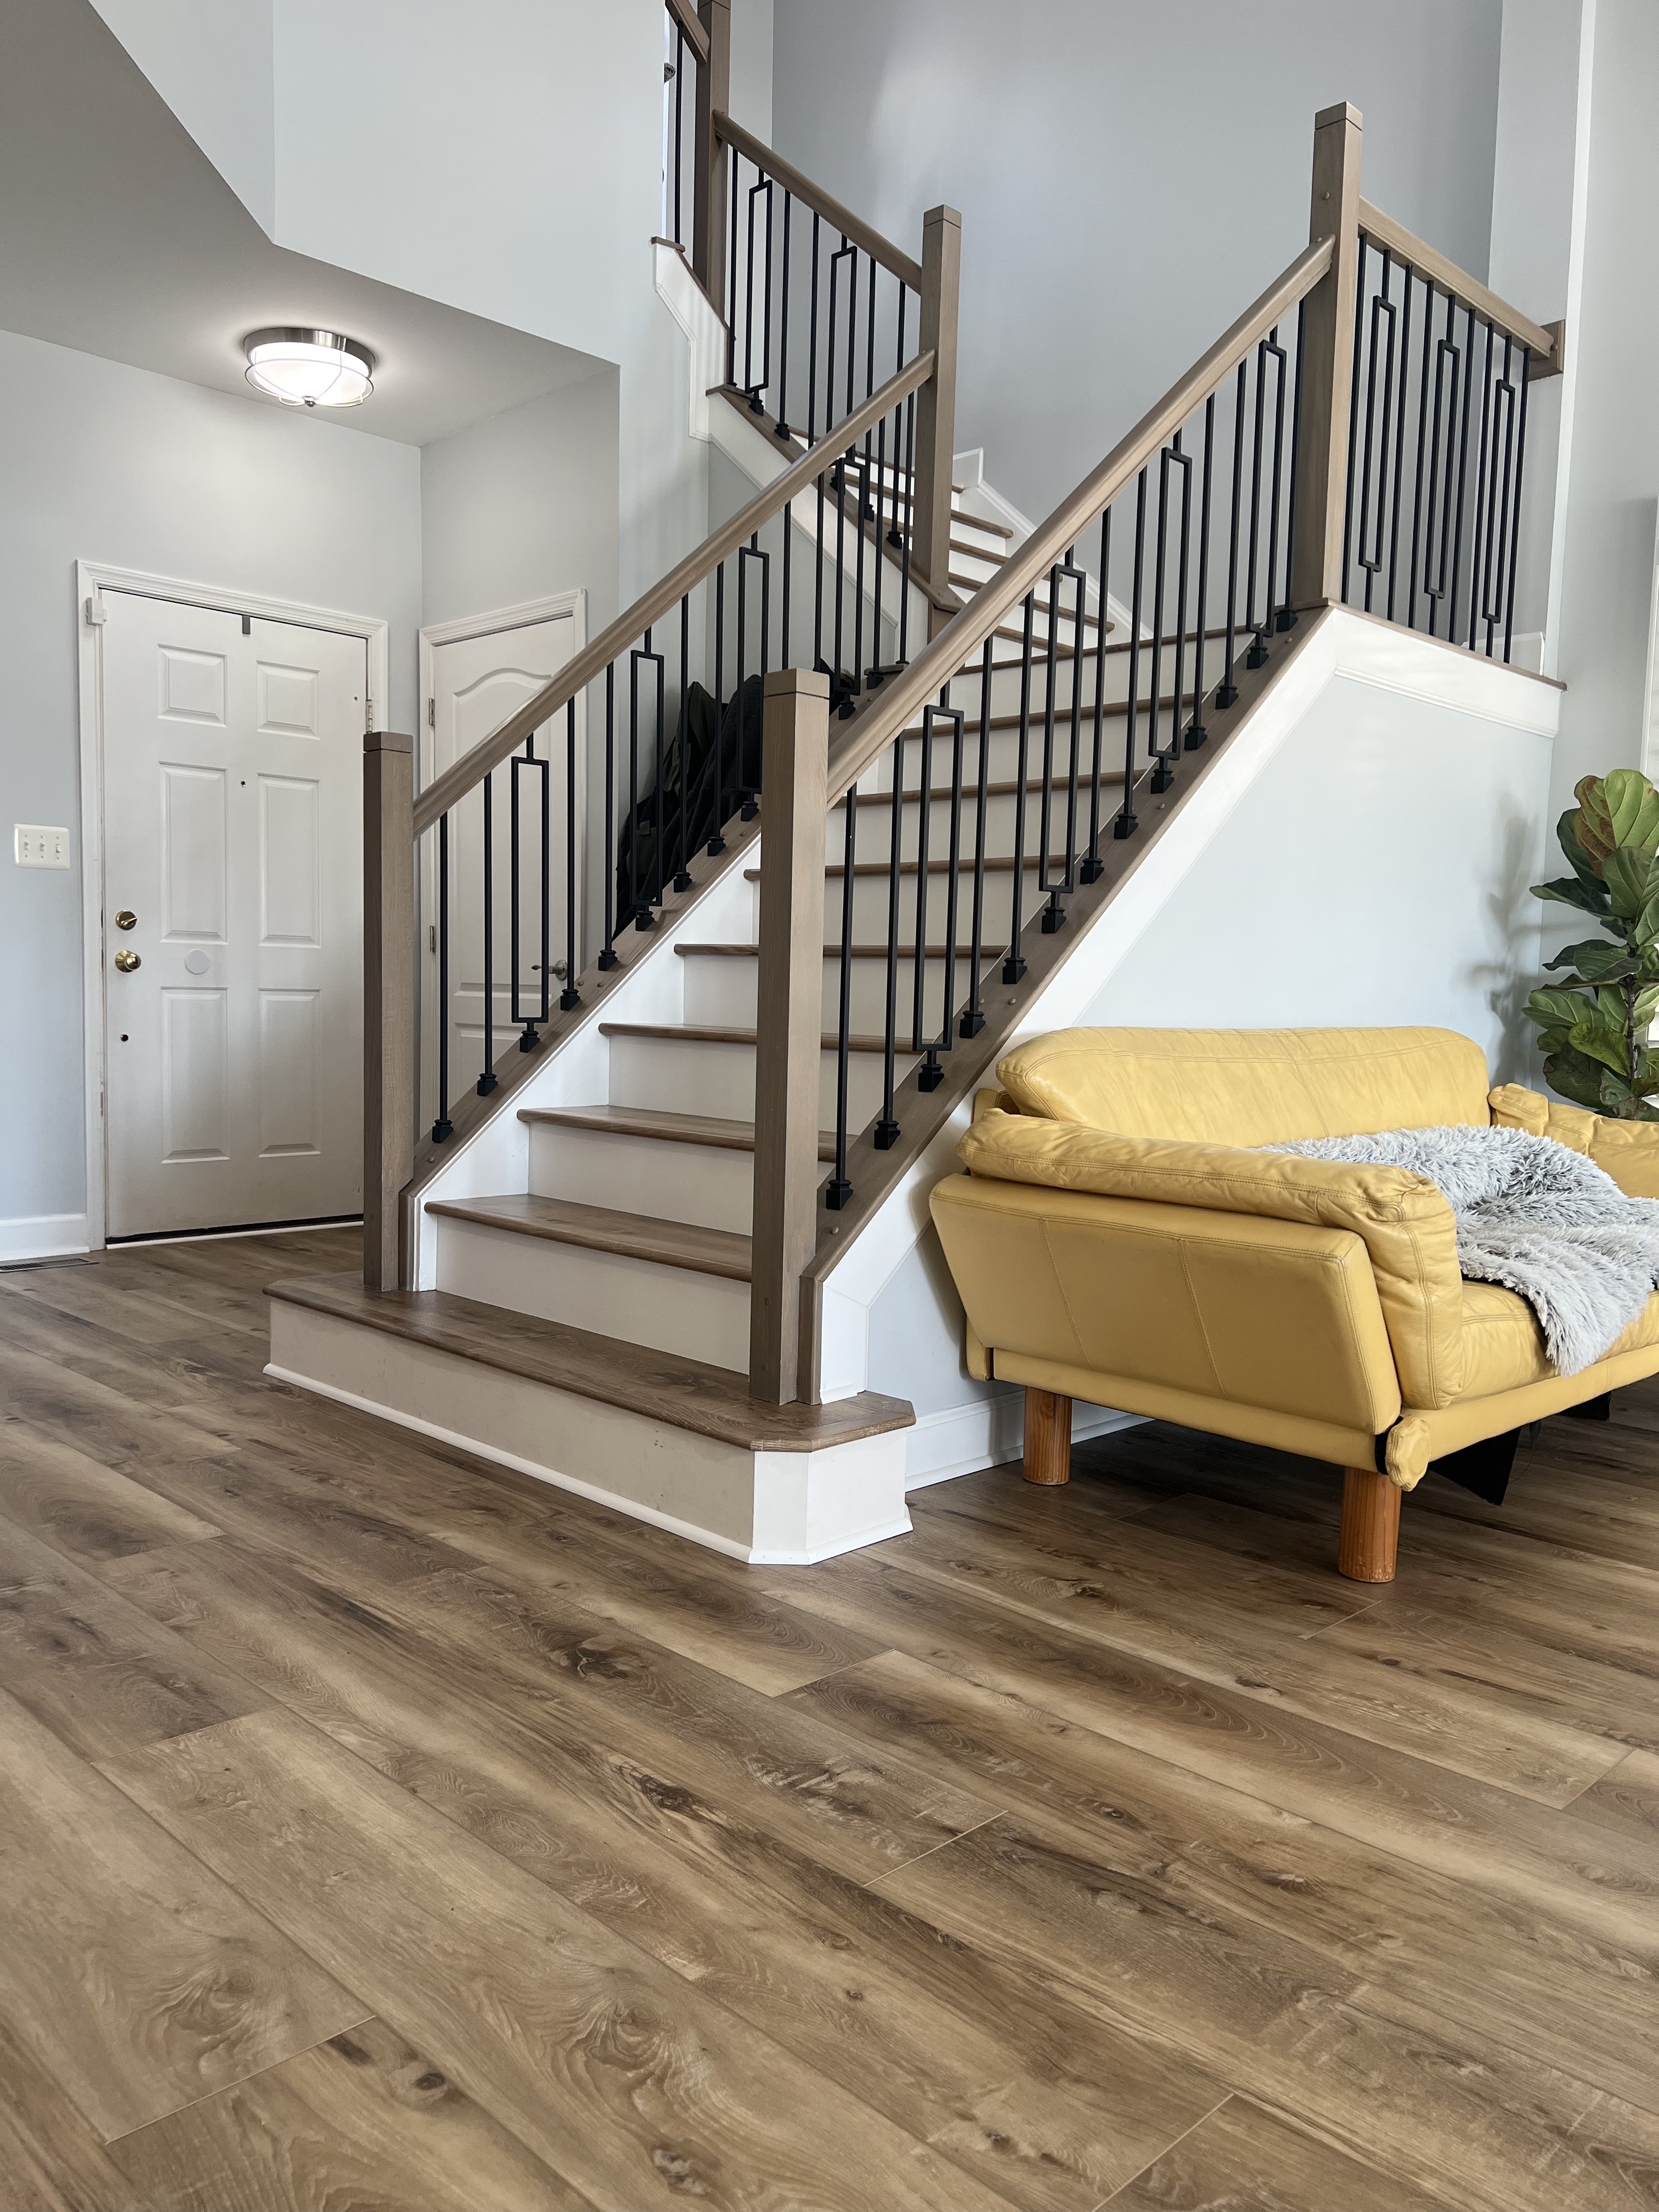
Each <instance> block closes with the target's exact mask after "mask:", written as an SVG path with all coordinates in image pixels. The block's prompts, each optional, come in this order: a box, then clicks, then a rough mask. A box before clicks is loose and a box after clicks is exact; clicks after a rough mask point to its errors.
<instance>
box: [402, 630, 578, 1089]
mask: <svg viewBox="0 0 1659 2212" xmlns="http://www.w3.org/2000/svg"><path fill="white" fill-rule="evenodd" d="M586 598H587V595H586V592H582V591H580V590H577V591H571V592H560V593H559V594H557V595H556V596H555V597H552V598H549V599H533V600H531V601H529V602H528V603H526V604H525V605H519V606H512V607H501V608H498V609H497V610H496V611H495V612H494V613H491V614H482V615H472V616H469V617H466V618H465V620H463V621H459V622H453V623H439V624H435V625H434V626H432V627H431V628H429V629H423V630H422V632H421V696H422V700H423V701H424V702H425V707H424V714H425V728H424V729H423V731H422V745H421V782H422V787H426V786H428V785H429V784H430V783H431V782H432V781H433V780H434V779H435V777H437V776H440V775H442V774H443V773H444V771H445V770H446V769H449V768H453V766H454V764H455V763H456V762H457V761H458V760H459V759H460V758H461V757H462V756H463V755H464V754H465V753H468V752H470V751H471V749H472V748H473V746H474V745H476V744H478V743H479V742H480V741H481V740H482V739H483V738H487V737H488V736H489V734H490V732H491V731H493V730H497V729H499V728H500V727H501V724H502V723H503V722H504V721H505V720H507V716H508V715H509V714H512V713H513V710H514V709H515V708H518V707H520V706H521V705H522V704H523V702H525V701H526V699H528V698H530V697H532V696H533V695H534V694H535V693H536V692H538V691H539V690H541V688H542V686H543V685H544V684H547V683H550V681H551V680H552V678H554V677H555V676H556V674H557V673H558V671H559V670H560V669H561V668H562V667H563V666H564V665H565V663H566V662H567V661H568V659H570V658H571V656H572V655H573V654H574V653H579V652H580V650H581V648H582V647H583V646H584V645H585V644H586ZM585 715H586V707H585V702H583V701H582V700H580V699H579V700H578V701H577V702H576V748H575V750H576V781H577V789H576V793H575V804H576V811H577V821H578V823H579V825H580V823H581V821H582V812H583V806H584V782H585V779H584V775H583V762H584V757H585V753H586V720H585ZM528 750H529V755H530V757H532V758H533V759H535V760H536V761H538V763H542V765H541V766H539V767H538V768H537V769H534V770H533V771H531V772H530V775H529V778H528V780H527V781H526V771H525V770H523V769H514V768H513V767H512V766H510V765H507V766H503V767H501V768H500V769H497V770H496V771H495V777H494V789H495V804H494V806H493V809H492V830H493V836H494V841H495V854H494V866H493V868H492V872H491V894H492V902H493V921H494V938H495V967H494V974H493V977H492V982H493V988H492V991H491V994H490V1021H489V1039H488V1042H489V1047H490V1048H493V1050H494V1052H495V1055H496V1056H497V1057H499V1055H500V1054H501V1053H503V1052H504V1051H506V1050H507V1047H508V1045H509V1043H510V1042H511V1040H512V1036H513V1012H514V1007H515V1006H516V1007H517V1009H518V1012H519V1015H520V1018H521V1019H522V1018H523V1017H524V1016H525V1015H526V1013H527V1012H529V1010H530V1009H532V1007H534V1008H539V1007H540V1006H541V1003H542V997H543V991H544V978H543V974H542V965H541V961H542V902H543V897H544V889H545V896H546V900H547V904H548V908H549V913H550V917H551V938H552V944H551V947H550V953H549V974H548V976H547V979H546V983H545V988H546V990H547V993H548V995H549V998H550V1002H551V1003H553V1004H555V1005H556V1003H557V1000H558V994H559V989H560V987H561V985H562V983H563V981H565V972H566V959H565V945H564V916H565V913H566V910H567V908H566V900H567V885H566V873H565V871H566V840H565V835H564V823H565V803H566V791H567V781H568V746H567V744H566V742H565V714H564V711H563V710H562V709H561V710H560V712H559V714H557V716H556V718H555V720H554V721H553V722H550V723H544V724H543V725H542V726H541V727H540V728H539V729H538V730H536V731H535V732H533V735H532V740H531V744H530V746H529V749H528ZM523 757H524V755H523V754H522V753H521V755H520V758H521V759H522V758H523ZM509 777H512V778H516V779H518V780H519V781H521V782H523V783H524V785H525V788H524V790H523V791H522V792H521V793H520V802H521V803H520V817H521V828H520V843H519V868H518V872H517V881H518V884H519V899H520V915H519V923H520V928H519V942H520V974H519V975H518V977H517V978H516V979H515V978H514V977H513V975H512V972H511V959H510V955H509V951H508V948H509V947H510V945H511V943H512V921H513V911H512V898H513V882H514V872H513V866H512V850H511V838H512V834H513V833H512V817H513V807H512V804H511V791H510V787H509V782H508V779H509ZM544 778H545V781H546V787H547V788H546V809H547V811H546V814H545V817H544V815H543V811H542V808H543V789H542V784H543V779H544ZM544 819H545V820H546V822H547V823H548V825H549V836H548V850H547V854H546V864H545V867H544V866H543V855H542V851H541V834H542V833H541V824H542V822H543V820H544ZM585 842H586V839H585V837H584V836H582V835H581V834H580V833H579V834H578V836H577V837H576V840H575V848H576V870H577V880H576V883H575V885H574V890H575V897H576V912H577V915H578V916H579V917H580V914H581V911H582V884H581V876H580V871H581V855H582V849H583V847H584V844H585ZM424 843H425V848H426V850H425V852H424V855H423V868H424V873H423V876H422V887H421V892H422V914H423V915H425V916H426V923H425V927H424V930H423V933H422V945H423V947H424V951H425V956H426V957H425V958H424V961H423V963H422V1003H421V1016H422V1018H421V1036H422V1054H421V1064H422V1121H423V1122H429V1121H431V1120H432V1118H433V1113H434V1110H435V1102H436V1097H437V1053H438V1024H439V1021H440V1019H441V1018H443V1017H442V1011H441V1009H440V1007H439V1005H438V948H437V924H436V915H437V906H436V897H437V886H436V883H435V879H434V877H433V867H432V854H431V850H430V848H431V846H432V844H433V840H432V839H431V838H429V837H428V838H427V839H426V840H425V841H424ZM449 849H450V878H449V987H450V988H449V1006H448V1010H447V1018H448V1022H449V1082H450V1096H451V1097H452V1098H454V1097H459V1096H460V1095H461V1094H462V1093H463V1092H464V1091H466V1090H469V1089H470V1088H471V1086H472V1085H473V1084H474V1083H476V1082H477V1079H478V1077H479V1075H480V1074H481V1073H483V1059H484V1054H485V1050H486V1033H485V1022H484V990H483V868H482V857H483V798H482V796H481V793H479V792H478V791H477V790H473V791H471V792H469V793H467V795H466V797H465V799H462V800H461V801H460V803H459V805H458V806H457V807H456V809H455V811H454V818H453V822H452V824H451V836H450V848H449ZM578 966H579V969H580V956H579V961H578ZM515 981H516V988H515Z"/></svg>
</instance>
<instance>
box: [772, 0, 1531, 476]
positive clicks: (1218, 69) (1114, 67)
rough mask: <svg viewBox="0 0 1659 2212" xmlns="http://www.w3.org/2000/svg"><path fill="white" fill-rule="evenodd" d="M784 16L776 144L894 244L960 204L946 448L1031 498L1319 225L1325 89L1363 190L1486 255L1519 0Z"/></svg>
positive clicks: (1474, 261) (962, 0) (872, 5)
mask: <svg viewBox="0 0 1659 2212" xmlns="http://www.w3.org/2000/svg"><path fill="white" fill-rule="evenodd" d="M1502 13H1503V11H1502V0H1457V4H1456V5H1455V6H1448V5H1447V4H1445V0H1389V5H1388V6H1386V7H1378V6H1377V5H1376V4H1375V0H1252V4H1250V5H1249V7H1241V6H1239V5H1238V4H1237V0H1161V4H1159V5H1158V6H1157V7H1147V6H1146V5H1145V4H1144V0H1025V4H1024V5H1022V6H1020V7H1018V8H1009V7H1006V5H1003V4H1002V0H837V4H836V6H835V7H834V8H825V7H823V5H821V4H819V0H775V48H774V52H775V62H774V83H773V128H774V143H775V144H776V146H777V147H778V149H779V150H780V151H781V152H782V153H784V154H786V155H788V157H789V158H790V159H791V160H792V161H795V162H796V163H797V164H798V165H799V167H802V168H803V169H805V172H806V173H807V174H808V175H809V176H811V177H812V178H815V179H817V181H819V182H820V183H822V184H823V185H826V186H827V187H828V188H829V190H830V191H833V192H835V193H836V194H838V195H839V196H840V197H842V198H844V199H845V200H846V201H847V202H848V204H849V205H851V206H853V207H855V208H856V209H858V210H859V211H860V214H862V215H864V216H866V217H867V218H868V219H869V220H870V221H872V222H875V223H877V224H878V225H879V227H880V228H882V229H884V231H885V232H886V233H887V234H888V235H889V236H890V237H891V238H893V239H895V240H897V241H899V242H901V243H904V244H911V243H912V242H913V241H914V240H919V238H920V230H921V215H922V212H923V210H925V209H927V208H928V207H930V206H933V205H934V204H936V203H938V202H939V201H941V200H944V201H948V202H950V203H951V204H953V205H954V206H956V207H957V208H959V209H960V210H961V211H962V216H963V313H962V341H963V343H962V355H963V369H962V376H961V382H960V384H959V386H958V392H957V438H956V443H957V449H958V451H963V450H966V449H967V448H969V447H974V446H979V445H982V446H983V447H985V464H986V473H987V476H988V477H989V478H990V480H991V481H992V482H993V483H995V485H996V486H997V488H998V489H999V490H1000V491H1001V492H1003V493H1005V494H1006V495H1007V496H1008V497H1009V498H1011V499H1012V500H1014V501H1016V502H1017V503H1018V505H1019V506H1021V507H1024V509H1025V510H1026V512H1027V513H1030V514H1033V515H1042V514H1044V513H1047V512H1048V510H1049V508H1050V507H1053V506H1054V503H1055V501H1057V500H1058V499H1059V498H1060V496H1061V495H1063V494H1064V493H1065V492H1066V491H1067V490H1069V489H1071V487H1072V486H1073V484H1074V483H1077V482H1078V481H1079V478H1080V477H1082V476H1083V475H1084V474H1085V472H1086V471H1087V470H1088V469H1090V468H1091V467H1092V465H1094V463H1095V462H1096V461H1097V460H1098V459H1100V458H1101V456H1102V455H1103V453H1106V452H1107V451H1108V450H1109V447H1111V445H1112V444H1113V442H1114V441H1115V439H1116V438H1118V437H1119V436H1120V435H1121V434H1122V433H1123V432H1124V431H1125V430H1127V428H1129V427H1130V426H1131V424H1133V422H1135V421H1136V420H1138V418H1139V416H1140V415H1141V414H1142V413H1143V412H1144V411H1145V410H1146V408H1147V407H1148V406H1149V405H1151V404H1152V401H1153V400H1155V399H1156V398H1158V395H1159V394H1160V393H1161V392H1163V391H1164V390H1165V389H1166V388H1167V387H1168V386H1169V385H1170V384H1171V383H1172V382H1173V381H1174V380H1175V379H1176V377H1177V376H1178V375H1179V374H1181V372H1182V370H1183V369H1185V368H1188V366H1189V365H1190V363H1191V362H1194V361H1195V360H1196V359H1197V358H1198V357H1199V356H1200V354H1201V353H1202V352H1203V351H1204V349H1206V347H1207V346H1208V345H1209V344H1210V343H1212V340H1214V339H1215V338H1216V337H1218V336H1219V335H1220V333H1221V331H1223V330H1224V329H1225V327H1226V325H1227V324H1228V323H1229V322H1230V321H1231V319H1233V317H1234V316H1235V315H1236V314H1237V313H1239V312H1240V311H1241V310H1242V309H1243V307H1246V306H1248V305H1249V301H1251V300H1252V299H1254V298H1255V295H1257V293H1259V292H1260V291H1261V289H1263V288H1264V287H1265V286H1266V285H1267V283H1269V282H1270V281H1271V280H1272V278H1273V276H1275V275H1277V273H1278V272H1279V270H1280V269H1281V268H1283V267H1284V265H1285V263H1286V262H1287V261H1289V260H1291V258H1292V257H1293V256H1294V255H1295V253H1296V252H1297V250H1298V248H1299V247H1300V246H1304V245H1305V243H1306V242H1307V236H1308V191H1309V185H1308V175H1309V162H1310V157H1311V150H1312V125H1313V117H1314V114H1315V112H1316V110H1317V109H1319V108H1322V107H1325V106H1329V105H1331V104H1332V103H1333V102H1334V101H1335V100H1344V99H1346V100H1352V101H1353V102H1354V103H1355V105H1356V106H1358V107H1359V108H1360V109H1361V110H1362V111H1363V112H1364V117H1365V155H1364V190H1365V195H1366V197H1367V198H1369V199H1371V200H1373V201H1374V202H1376V204H1378V205H1379V206H1382V207H1383V208H1385V209H1387V210H1388V211H1389V213H1390V214H1391V215H1394V216H1396V217H1397V218H1398V219H1399V220H1400V221H1401V222H1404V223H1406V224H1407V226H1408V227H1409V228H1412V229H1413V230H1415V231H1417V232H1419V234H1421V235H1422V236H1424V237H1426V238H1427V239H1428V240H1430V242H1431V244H1433V245H1435V246H1439V247H1440V248H1441V249H1442V250H1443V252H1447V253H1449V254H1450V255H1451V256H1452V258H1454V259H1455V260H1456V261H1458V262H1459V263H1461V264H1462V266H1463V267H1464V268H1466V269H1468V270H1470V271H1471V272H1472V273H1473V274H1474V275H1475V276H1485V275H1486V252H1487V241H1488V236H1489V231H1490V223H1491V210H1492V156H1493V145H1494V138H1495V133H1496V128H1497V110H1498V52H1499V40H1500V32H1501V26H1502ZM913 250H915V249H914V248H913ZM1551 312H1554V311H1553V310H1552V311H1551Z"/></svg>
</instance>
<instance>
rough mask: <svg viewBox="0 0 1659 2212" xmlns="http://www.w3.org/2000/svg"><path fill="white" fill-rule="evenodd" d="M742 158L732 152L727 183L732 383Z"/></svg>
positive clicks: (731, 375)
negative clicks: (729, 232) (739, 184)
mask: <svg viewBox="0 0 1659 2212" xmlns="http://www.w3.org/2000/svg"><path fill="white" fill-rule="evenodd" d="M741 159H742V157H741V155H738V153H736V152H735V151H733V152H732V155H731V158H730V167H729V171H728V178H727V183H726V193H727V196H728V197H729V199H730V202H731V212H732V246H731V252H730V254H729V257H728V258H727V261H726V267H727V269H728V270H730V271H731V277H730V284H731V293H732V298H731V304H730V307H729V309H728V312H727V314H726V382H727V383H728V384H732V385H735V384H736V382H737V380H738V182H739V163H740V161H741Z"/></svg>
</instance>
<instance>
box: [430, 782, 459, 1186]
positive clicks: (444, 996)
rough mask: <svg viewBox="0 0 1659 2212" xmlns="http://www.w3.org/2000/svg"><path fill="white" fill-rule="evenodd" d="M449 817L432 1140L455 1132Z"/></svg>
mask: <svg viewBox="0 0 1659 2212" xmlns="http://www.w3.org/2000/svg"><path fill="white" fill-rule="evenodd" d="M450 1019H451V1015H450V1007H449V817H448V815H447V814H441V815H440V816H439V817H438V1114H437V1119H436V1120H435V1121H434V1122H433V1124H432V1141H433V1143H434V1144H435V1145H441V1144H442V1142H443V1141H444V1139H445V1138H446V1137H453V1135H454V1133H455V1124H454V1123H453V1121H451V1120H450V1118H449V1024H450Z"/></svg>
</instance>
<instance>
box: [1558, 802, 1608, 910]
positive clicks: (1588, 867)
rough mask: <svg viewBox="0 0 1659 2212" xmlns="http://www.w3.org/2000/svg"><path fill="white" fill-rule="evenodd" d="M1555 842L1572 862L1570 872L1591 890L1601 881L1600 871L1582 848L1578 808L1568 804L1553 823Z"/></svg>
mask: <svg viewBox="0 0 1659 2212" xmlns="http://www.w3.org/2000/svg"><path fill="white" fill-rule="evenodd" d="M1555 836H1556V842H1557V843H1558V844H1559V846H1560V848H1561V850H1562V851H1563V852H1564V853H1565V854H1566V856H1567V858H1568V860H1570V861H1571V864H1572V872H1573V873H1574V875H1576V876H1577V878H1579V880H1580V881H1581V882H1582V883H1585V884H1589V887H1590V889H1591V890H1595V889H1596V888H1597V887H1598V886H1599V884H1601V872H1600V870H1599V868H1598V867H1597V866H1596V865H1595V862H1594V861H1593V860H1591V859H1590V856H1589V854H1588V853H1587V852H1586V851H1585V850H1584V848H1583V844H1582V843H1581V842H1579V836H1578V809H1577V807H1576V806H1570V807H1569V808H1568V809H1567V811H1566V812H1565V814H1564V815H1563V816H1562V817H1561V819H1560V820H1559V822H1558V823H1556V825H1555Z"/></svg>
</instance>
